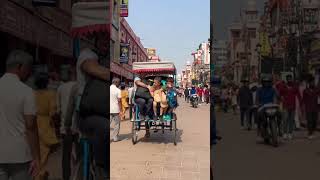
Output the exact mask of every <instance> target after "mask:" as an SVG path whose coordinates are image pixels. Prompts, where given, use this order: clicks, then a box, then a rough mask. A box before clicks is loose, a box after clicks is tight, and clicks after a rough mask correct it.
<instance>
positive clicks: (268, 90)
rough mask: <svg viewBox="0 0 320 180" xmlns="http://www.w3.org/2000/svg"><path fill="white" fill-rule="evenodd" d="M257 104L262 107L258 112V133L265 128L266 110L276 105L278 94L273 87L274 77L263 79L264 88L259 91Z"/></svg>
mask: <svg viewBox="0 0 320 180" xmlns="http://www.w3.org/2000/svg"><path fill="white" fill-rule="evenodd" d="M256 96H257V97H256V101H257V102H256V103H257V105H258V106H259V107H260V108H259V110H258V122H257V123H258V131H259V132H260V130H261V127H264V126H265V117H264V110H265V107H264V106H265V105H267V104H276V102H277V93H276V90H275V89H274V88H273V87H272V77H270V76H268V75H267V76H265V77H263V78H262V87H261V88H259V89H258V91H257V95H256Z"/></svg>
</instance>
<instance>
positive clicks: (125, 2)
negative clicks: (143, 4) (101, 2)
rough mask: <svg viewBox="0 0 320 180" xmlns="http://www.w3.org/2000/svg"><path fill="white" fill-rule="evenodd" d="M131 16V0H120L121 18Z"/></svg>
mask: <svg viewBox="0 0 320 180" xmlns="http://www.w3.org/2000/svg"><path fill="white" fill-rule="evenodd" d="M128 16H129V0H120V17H128Z"/></svg>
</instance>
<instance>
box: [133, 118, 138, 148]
mask: <svg viewBox="0 0 320 180" xmlns="http://www.w3.org/2000/svg"><path fill="white" fill-rule="evenodd" d="M137 140H138V130H137V128H136V121H135V120H134V121H132V144H133V145H135V144H136V143H137Z"/></svg>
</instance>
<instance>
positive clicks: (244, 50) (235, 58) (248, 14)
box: [229, 0, 260, 83]
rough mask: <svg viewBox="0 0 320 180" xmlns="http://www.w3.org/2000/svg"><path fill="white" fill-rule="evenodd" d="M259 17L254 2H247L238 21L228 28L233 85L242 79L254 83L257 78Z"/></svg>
mask: <svg viewBox="0 0 320 180" xmlns="http://www.w3.org/2000/svg"><path fill="white" fill-rule="evenodd" d="M259 22H260V21H259V17H258V10H257V7H256V1H255V0H249V1H248V5H247V7H246V8H245V9H244V11H243V12H242V15H241V17H240V19H235V20H234V21H233V23H232V24H231V25H230V26H229V42H230V60H231V62H230V63H231V66H230V67H232V68H233V71H234V73H233V74H234V79H233V81H234V82H235V83H239V82H240V81H241V79H242V78H248V79H249V80H251V81H255V80H257V78H258V65H259V63H258V61H259V58H258V55H257V53H256V51H255V50H256V45H257V44H258V43H259V36H258V30H259Z"/></svg>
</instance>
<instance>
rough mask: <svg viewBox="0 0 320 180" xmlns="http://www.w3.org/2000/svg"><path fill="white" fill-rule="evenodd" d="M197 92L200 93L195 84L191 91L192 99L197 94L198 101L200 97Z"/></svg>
mask: <svg viewBox="0 0 320 180" xmlns="http://www.w3.org/2000/svg"><path fill="white" fill-rule="evenodd" d="M197 93H198V91H197V89H196V87H195V86H194V85H192V87H191V91H190V100H191V98H192V96H197V99H196V101H198V100H199V98H198V94H197Z"/></svg>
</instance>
